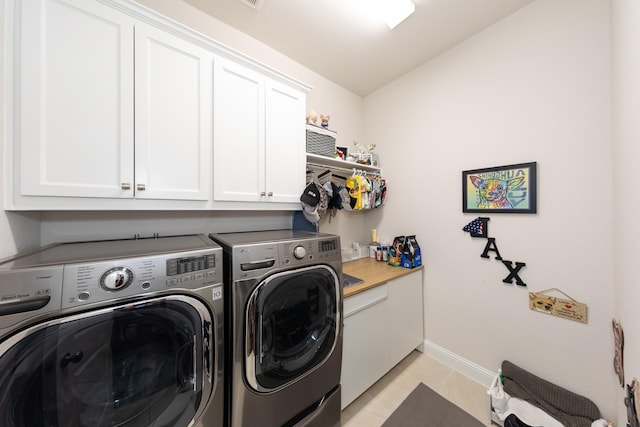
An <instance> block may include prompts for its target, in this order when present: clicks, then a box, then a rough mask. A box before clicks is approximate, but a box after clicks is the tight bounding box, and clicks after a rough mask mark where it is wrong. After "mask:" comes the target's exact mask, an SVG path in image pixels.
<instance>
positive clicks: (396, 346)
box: [388, 271, 424, 369]
mask: <svg viewBox="0 0 640 427" xmlns="http://www.w3.org/2000/svg"><path fill="white" fill-rule="evenodd" d="M388 303H389V324H390V328H391V330H392V331H393V333H392V334H391V335H390V338H389V339H390V341H389V351H390V356H391V357H390V359H391V360H390V363H391V365H390V366H389V369H391V368H392V367H393V366H395V365H396V364H398V362H400V361H401V360H402V359H404V358H405V357H406V356H407V355H408V354H409V353H411V352H412V351H413V350H415V349H416V348H417V347H419V346H420V345H422V344H423V342H424V326H423V325H424V314H423V296H422V271H417V272H414V273H411V274H408V275H406V276H402V277H400V278H398V279H394V280H393V281H391V282H389V301H388Z"/></svg>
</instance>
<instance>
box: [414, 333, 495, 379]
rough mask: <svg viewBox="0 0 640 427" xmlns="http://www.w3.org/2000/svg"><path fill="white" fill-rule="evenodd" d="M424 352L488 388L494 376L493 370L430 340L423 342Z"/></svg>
mask: <svg viewBox="0 0 640 427" xmlns="http://www.w3.org/2000/svg"><path fill="white" fill-rule="evenodd" d="M423 346H424V352H425V353H426V354H428V355H429V356H431V357H433V358H434V359H436V360H437V361H439V362H442V363H444V364H445V365H447V366H450V367H452V368H453V369H455V370H457V371H459V372H460V373H462V374H464V375H466V376H468V377H469V378H471V379H473V380H475V381H477V382H479V383H480V384H482V385H484V386H486V387H487V388H489V386H490V385H491V382H492V381H493V379H494V378H495V376H496V373H495V372H492V371H490V370H488V369H486V368H484V367H482V366H480V365H478V364H476V363H473V362H471V361H470V360H467V359H465V358H463V357H461V356H459V355H457V354H455V353H453V352H451V351H449V350H447V349H446V348H444V347H440V346H439V345H438V344H435V343H433V342H431V341H427V340H425V341H424V343H423Z"/></svg>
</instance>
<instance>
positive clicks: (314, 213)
mask: <svg viewBox="0 0 640 427" xmlns="http://www.w3.org/2000/svg"><path fill="white" fill-rule="evenodd" d="M302 215H304V217H305V219H306V220H307V221H309V222H310V223H311V224H317V223H318V221H320V215H319V214H318V206H310V205H308V204H306V203H304V202H303V203H302Z"/></svg>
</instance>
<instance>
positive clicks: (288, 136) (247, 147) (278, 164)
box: [213, 58, 306, 203]
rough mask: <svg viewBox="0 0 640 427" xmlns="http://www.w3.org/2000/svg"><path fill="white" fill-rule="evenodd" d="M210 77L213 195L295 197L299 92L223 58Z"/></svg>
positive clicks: (301, 161)
mask: <svg viewBox="0 0 640 427" xmlns="http://www.w3.org/2000/svg"><path fill="white" fill-rule="evenodd" d="M214 82H215V83H214V90H215V97H214V138H213V139H214V148H213V171H214V200H215V201H223V202H269V203H299V200H298V198H299V197H300V193H301V192H302V189H303V187H304V180H305V173H304V168H305V157H304V155H305V154H304V150H305V148H304V147H305V145H304V137H305V133H304V111H305V102H306V101H305V94H304V92H302V91H300V90H297V89H295V88H292V87H291V86H287V85H284V84H280V83H278V82H277V81H275V80H273V79H270V78H268V77H266V76H265V75H264V74H261V73H259V72H256V71H254V70H253V69H251V68H249V67H245V66H243V65H240V64H237V63H234V62H231V61H228V60H226V59H223V58H216V61H215V69H214Z"/></svg>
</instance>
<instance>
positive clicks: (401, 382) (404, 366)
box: [342, 351, 491, 427]
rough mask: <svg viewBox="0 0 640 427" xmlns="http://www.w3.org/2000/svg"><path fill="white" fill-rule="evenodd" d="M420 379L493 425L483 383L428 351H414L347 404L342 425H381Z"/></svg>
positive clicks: (366, 426) (354, 426) (350, 426)
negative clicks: (440, 360)
mask: <svg viewBox="0 0 640 427" xmlns="http://www.w3.org/2000/svg"><path fill="white" fill-rule="evenodd" d="M420 382H423V383H425V384H426V385H427V386H429V387H430V388H431V389H433V390H434V391H436V392H438V393H440V394H441V395H442V396H443V397H445V398H446V399H448V400H449V401H451V402H453V403H455V404H456V405H458V406H459V407H461V408H462V409H464V410H465V411H467V412H468V413H469V414H471V415H473V416H474V417H476V418H477V419H478V420H480V421H481V422H482V423H484V424H485V425H491V424H490V423H489V420H488V412H487V411H488V410H487V392H486V388H485V387H484V386H483V385H482V384H480V383H478V382H476V381H474V380H472V379H471V378H469V377H467V376H465V375H463V374H461V373H459V372H458V371H456V370H455V369H452V368H450V367H448V366H447V365H444V364H442V363H440V362H438V361H437V360H435V359H433V358H432V357H430V356H428V355H426V354H424V353H420V352H418V351H414V352H412V353H411V354H410V355H409V356H407V357H406V358H405V359H404V360H403V361H402V362H400V363H399V364H398V365H397V366H396V367H395V368H393V369H392V370H391V371H390V372H389V373H387V375H385V376H384V377H383V378H381V379H380V380H379V381H378V382H377V383H375V384H374V385H373V386H371V387H370V388H369V389H368V390H367V391H366V392H364V394H362V395H361V396H360V397H358V398H357V399H356V400H354V401H353V402H352V403H351V404H350V405H349V406H347V407H346V408H344V410H343V411H342V427H379V426H381V425H382V423H383V422H384V421H385V420H386V419H387V417H388V416H389V415H391V413H392V412H393V411H394V410H395V409H396V408H397V407H398V406H399V405H400V403H401V402H402V401H403V400H404V399H405V397H407V396H408V395H409V393H411V392H412V391H413V389H414V388H415V387H416V386H417V385H418V383H420ZM461 427H463V426H461Z"/></svg>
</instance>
